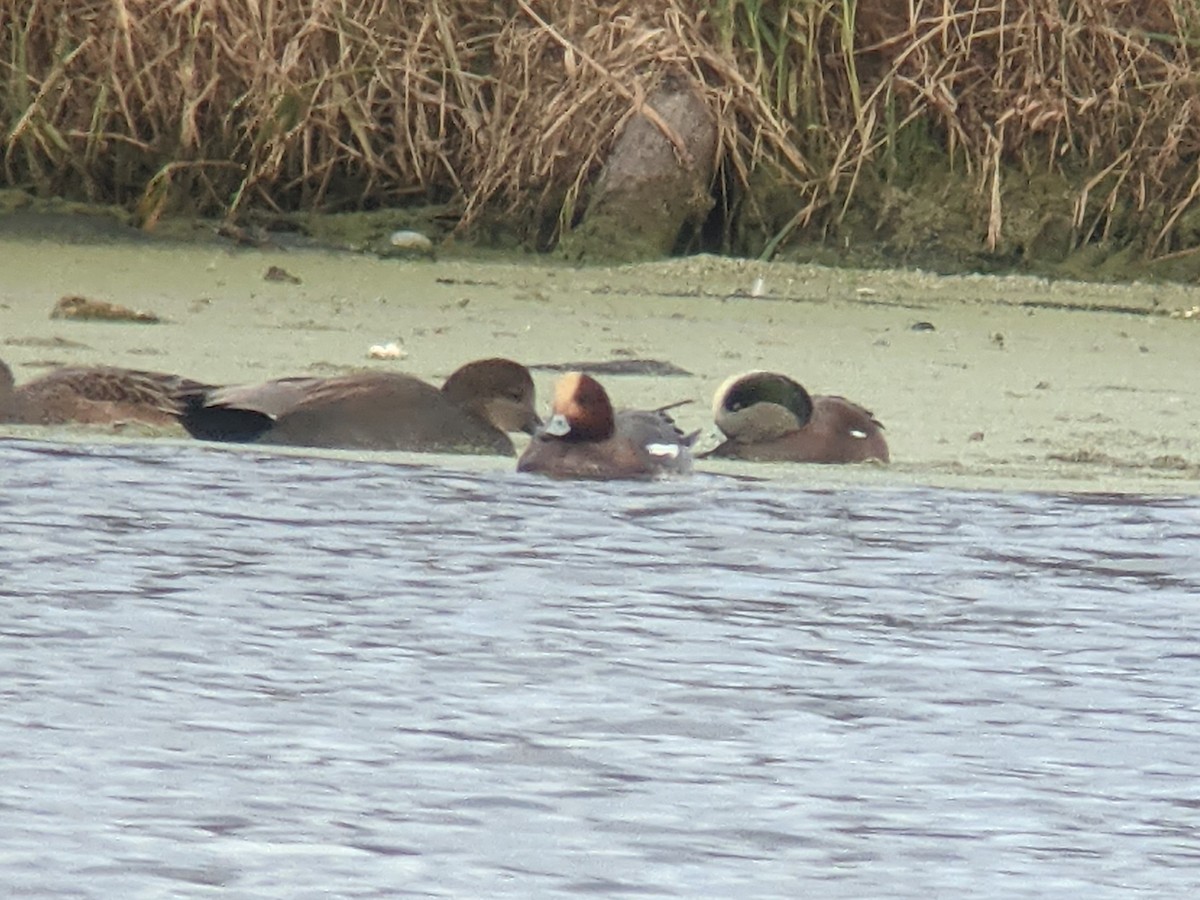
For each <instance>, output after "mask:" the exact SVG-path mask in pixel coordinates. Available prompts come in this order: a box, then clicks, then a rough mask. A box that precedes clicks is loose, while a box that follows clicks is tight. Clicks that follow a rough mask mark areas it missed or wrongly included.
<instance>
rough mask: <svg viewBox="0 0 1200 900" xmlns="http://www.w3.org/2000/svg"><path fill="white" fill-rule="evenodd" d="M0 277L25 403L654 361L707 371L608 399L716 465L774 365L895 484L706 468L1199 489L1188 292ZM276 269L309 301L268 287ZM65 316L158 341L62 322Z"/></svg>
mask: <svg viewBox="0 0 1200 900" xmlns="http://www.w3.org/2000/svg"><path fill="white" fill-rule="evenodd" d="M0 260H3V265H2V267H0V356H2V357H3V358H4V359H6V360H8V361H9V362H10V364H12V366H13V369H14V372H15V373H16V376H17V379H18V381H23V380H26V379H28V378H32V377H35V376H36V375H38V374H40V373H41V372H43V371H45V370H46V369H47V368H49V367H52V366H58V365H64V364H72V363H100V362H103V363H111V364H115V365H122V366H131V367H138V368H150V369H161V370H167V371H173V372H178V373H180V374H184V375H188V376H190V377H193V378H197V379H201V380H206V381H212V382H221V383H224V382H238V381H246V380H258V379H264V378H271V377H276V376H281V375H289V374H303V373H311V374H330V373H336V372H343V371H349V370H353V369H357V368H367V367H371V368H392V367H395V368H400V369H403V370H405V371H411V372H413V373H415V374H418V375H421V376H424V377H427V378H431V379H434V380H440V379H441V378H442V377H444V376H445V375H446V374H448V373H449V372H450V371H451V370H453V369H454V368H455V367H456V366H457V365H458V364H459V363H461V362H463V361H465V360H468V359H473V358H477V357H483V356H491V355H505V356H511V357H512V358H514V359H517V360H520V361H522V362H525V363H527V364H529V365H531V366H536V365H539V364H561V363H571V362H586V361H601V360H635V359H651V360H659V361H662V362H669V363H671V364H673V365H674V366H677V367H679V368H680V369H683V370H685V371H686V372H688V373H690V374H686V375H674V376H664V375H652V374H631V375H609V376H607V377H605V378H604V379H603V380H604V382H605V384H606V385H607V386H608V388H609V390H610V393H611V394H612V395H613V397H614V399H615V401H616V402H617V403H618V404H624V405H660V404H664V403H669V402H673V401H676V400H683V399H692V400H694V401H695V402H694V403H692V404H690V405H688V406H684V407H682V408H681V409H679V410H678V411H677V418H678V420H679V421H680V424H681V425H682V426H683V427H684V428H687V429H694V428H699V429H702V436H701V438H700V444H701V446H702V447H709V446H712V445H713V444H714V443H715V442H716V434H715V431H714V428H713V426H712V419H711V414H710V410H709V404H710V400H711V395H712V391H713V389H714V388H715V387H716V386H717V385H718V384H719V383H720V382H721V381H722V380H723V379H724V378H725V377H726V376H727V375H729V374H731V373H732V372H735V371H739V370H745V369H751V368H766V369H774V370H778V371H782V372H787V373H789V374H791V375H792V376H794V377H796V378H797V379H799V380H800V381H802V382H803V383H804V384H805V385H806V386H807V387H808V388H809V389H810V390H812V391H814V392H818V393H841V394H845V395H846V396H848V397H851V398H853V399H855V400H857V401H859V402H861V403H863V404H864V405H866V406H868V407H869V408H871V409H872V410H873V411H874V412H875V413H876V415H878V416H879V418H880V419H881V420H882V421H883V422H884V424H885V425H886V427H887V435H888V439H889V441H890V443H891V447H892V456H893V459H894V460H895V462H894V463H893V464H892V465H891V466H889V467H873V466H860V467H822V466H800V465H796V466H763V465H748V464H741V463H707V462H706V463H703V464H702V465H701V468H702V469H703V470H705V471H710V472H715V473H722V474H726V475H737V476H751V477H762V478H771V479H778V480H779V481H781V482H786V483H789V484H794V485H797V486H838V485H847V484H862V485H871V486H906V485H920V484H930V485H949V486H958V487H964V488H1001V489H1035V490H1075V491H1131V492H1144V491H1145V492H1171V493H1175V492H1178V493H1196V492H1197V491H1200V400H1198V398H1197V393H1196V386H1195V385H1196V373H1197V362H1196V359H1197V353H1198V351H1200V317H1198V316H1196V314H1195V312H1194V311H1195V310H1196V305H1197V304H1198V303H1200V291H1197V290H1195V289H1193V288H1190V287H1187V286H1181V285H1097V284H1082V283H1075V282H1049V281H1045V280H1041V279H1036V278H1028V277H1015V276H1014V277H993V276H934V275H929V274H926V273H922V272H916V271H879V270H871V271H864V270H843V269H827V268H822V267H818V266H801V265H788V264H778V263H775V264H765V263H757V262H748V261H731V260H725V259H717V258H712V257H693V258H689V259H683V260H675V261H670V262H663V263H651V264H641V265H635V266H619V267H611V268H602V267H589V268H582V269H576V268H568V267H565V266H559V267H556V266H550V265H546V264H545V263H544V262H543V261H541V260H536V261H529V262H526V261H523V260H518V261H505V262H487V261H483V262H480V261H463V260H419V261H402V260H382V259H375V258H368V257H362V256H353V255H346V254H333V253H325V252H315V251H291V252H285V251H282V250H252V249H230V248H226V247H216V246H203V245H186V246H158V245H153V244H139V245H132V244H124V243H119V244H103V245H88V244H73V245H63V244H60V243H56V242H53V241H45V240H32V241H30V240H20V239H12V238H2V239H0ZM271 267H277V268H278V269H280V270H283V272H284V273H286V274H288V275H290V276H293V277H294V278H295V279H298V283H296V282H293V281H291V280H286V279H285V280H268V279H267V278H266V277H265V276H266V273H267V272H268V270H270V269H271ZM760 279H761V282H760V281H759V280H760ZM756 285H757V289H756ZM65 294H82V295H85V296H88V297H93V298H96V299H100V300H106V301H111V302H116V303H122V304H125V305H127V306H130V307H134V308H136V309H139V310H147V311H151V312H154V313H156V314H158V315H159V316H160V317H162V318H163V319H164V321H163V322H161V323H159V324H137V323H112V322H77V321H71V320H64V319H51V318H50V311H51V309H52V307H53V306H54V303H55V302H56V301H57V300H58V299H59V298H60V297H61V296H63V295H65ZM389 342H395V343H396V344H397V345H398V346H399V347H400V348H401V349H402V351H403V354H404V355H403V358H401V359H397V360H376V359H371V358H369V357H368V349H369V348H370V347H371V346H372V345H376V344H387V343H389ZM534 377H535V380H536V381H537V385H538V390H539V396H540V397H541V398H545V397H547V396H548V394H549V387H550V385H551V384H552V383H553V380H554V378H555V372H553V371H551V370H548V369H536V368H535V369H534ZM3 434H5V435H8V436H19V437H32V436H37V437H51V438H53V439H56V440H73V441H77V440H87V441H94V440H98V439H102V440H114V439H119V440H125V439H137V440H143V439H154V440H170V439H175V440H178V439H181V435H182V432H164V433H162V434H153V435H147V434H144V433H143V434H137V435H133V436H130V435H129V434H128V433H127V432H119V431H118V432H113V431H101V432H95V431H85V430H82V429H64V430H57V431H53V432H44V431H37V430H33V429H28V428H25V429H16V428H8V429H6V430H5V431H4V432H3ZM354 455H357V454H354ZM405 459H406V461H416V462H421V463H429V462H434V463H436V464H444V465H449V466H456V467H461V468H467V467H469V468H479V467H484V468H494V469H497V470H506V469H509V468H511V465H512V464H511V461H508V460H504V459H485V460H477V459H470V460H466V459H461V458H457V457H439V458H436V459H434V458H430V457H427V456H409V457H405Z"/></svg>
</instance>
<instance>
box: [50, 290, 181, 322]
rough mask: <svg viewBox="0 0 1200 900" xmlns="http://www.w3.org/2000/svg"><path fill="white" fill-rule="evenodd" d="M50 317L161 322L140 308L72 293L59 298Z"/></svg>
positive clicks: (101, 320) (99, 320)
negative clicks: (131, 307)
mask: <svg viewBox="0 0 1200 900" xmlns="http://www.w3.org/2000/svg"><path fill="white" fill-rule="evenodd" d="M50 318H52V319H77V320H80V321H95V322H142V323H144V324H147V325H152V324H155V323H157V322H161V321H162V319H160V318H159V317H158V316H156V315H155V314H154V313H151V312H145V311H143V310H140V309H130V308H129V307H128V306H121V305H120V304H119V303H109V302H108V301H107V300H92V299H90V298H88V297H80V296H78V295H75V294H72V295H69V296H66V297H62V298H60V299H59V301H58V302H57V303H55V304H54V309H53V310H52V311H51V313H50Z"/></svg>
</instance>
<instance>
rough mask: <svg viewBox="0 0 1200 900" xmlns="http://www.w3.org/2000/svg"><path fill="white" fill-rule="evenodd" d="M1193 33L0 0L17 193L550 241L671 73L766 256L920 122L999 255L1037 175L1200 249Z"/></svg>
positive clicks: (986, 23)
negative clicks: (693, 90) (512, 231)
mask: <svg viewBox="0 0 1200 900" xmlns="http://www.w3.org/2000/svg"><path fill="white" fill-rule="evenodd" d="M1198 47H1200V8H1198V7H1197V5H1196V4H1194V3H1191V2H1188V0H1145V2H1143V3H1138V4H1131V3H1128V2H1126V0H1079V2H1075V3H1071V4H1063V3H1060V2H1058V0H903V2H899V3H898V2H896V0H772V2H767V0H715V2H708V3H701V2H698V0H607V2H600V3H595V4H581V3H577V2H573V0H454V2H450V0H177V2H164V0H105V2H99V0H91V2H84V3H80V2H79V0H0V117H2V118H0V121H3V122H4V123H5V131H4V134H3V143H2V145H0V150H2V153H3V157H2V166H3V168H2V171H3V177H4V179H5V180H6V181H7V182H8V183H9V184H11V185H17V186H22V187H28V188H31V189H33V190H35V191H37V192H39V193H42V194H49V195H65V196H78V197H85V198H88V199H91V200H95V201H102V202H108V203H118V204H124V205H126V206H127V207H129V208H131V209H136V210H137V212H138V215H139V217H140V219H141V221H143V222H144V223H146V224H148V225H149V224H152V223H153V222H154V221H155V220H156V219H157V217H158V216H160V215H161V214H162V213H163V212H164V211H166V210H174V209H178V208H184V209H188V210H190V211H194V212H199V213H206V214H220V215H226V216H237V215H240V214H242V213H244V212H246V211H248V210H292V209H322V210H339V209H364V208H377V207H381V206H388V205H395V204H399V203H404V202H408V201H412V200H425V201H438V202H446V201H450V202H452V203H454V204H456V205H457V208H458V210H459V211H460V214H461V219H460V225H461V227H463V228H469V227H470V226H472V225H473V224H475V223H477V222H479V221H480V220H481V219H482V218H483V217H485V216H493V217H494V216H506V217H509V218H510V219H511V221H513V222H516V223H527V224H526V225H525V226H523V227H524V228H525V229H526V230H527V232H528V233H529V234H530V235H532V234H533V233H534V232H535V231H536V230H537V229H539V228H540V229H541V242H542V243H543V244H552V243H553V241H554V239H555V237H556V235H557V233H558V232H559V231H560V230H561V229H562V228H564V227H569V225H570V224H571V222H572V221H573V220H574V218H575V217H576V211H577V210H578V209H580V208H582V207H581V200H582V198H583V196H584V194H585V193H586V190H587V186H588V184H589V183H590V181H591V180H592V178H593V176H594V175H595V173H596V172H597V170H598V167H599V166H600V165H601V163H602V161H603V159H604V155H605V153H606V151H607V149H608V148H609V147H610V146H611V143H612V140H613V138H614V137H615V135H616V134H617V133H618V132H619V130H620V128H621V126H622V125H623V123H624V122H625V121H626V120H627V119H628V117H630V116H631V115H634V114H635V113H636V112H638V111H644V107H643V105H642V104H643V100H644V98H645V97H646V96H647V95H648V94H649V92H650V91H651V90H652V89H653V86H654V84H655V82H656V80H657V79H658V78H660V77H662V76H663V75H664V74H665V73H668V72H677V71H683V72H687V73H689V74H690V75H691V76H692V78H693V79H694V80H695V81H696V82H697V83H698V84H699V85H700V86H701V88H702V90H703V92H704V95H705V97H706V99H707V102H708V103H709V104H710V106H711V108H712V110H713V112H714V114H715V117H716V121H717V122H718V123H719V129H720V137H719V141H718V151H717V152H718V155H719V160H718V161H719V163H720V169H721V171H722V173H723V176H722V178H721V180H720V182H719V184H718V187H717V189H718V190H719V191H722V192H723V193H724V196H723V197H721V200H722V201H723V203H722V205H721V207H720V208H721V209H723V210H724V211H725V213H726V215H730V216H732V215H735V214H736V215H740V216H744V217H746V218H748V219H757V220H758V221H759V222H760V225H761V227H763V228H768V229H769V231H770V233H769V234H768V235H767V236H768V237H770V240H764V241H762V242H760V245H759V246H760V248H762V247H765V252H767V253H770V252H773V251H774V249H775V248H776V247H777V246H779V244H780V243H781V242H783V241H785V240H786V239H787V238H788V237H790V236H792V235H793V234H794V233H795V232H796V231H797V230H798V229H810V228H814V227H820V228H836V227H837V225H838V222H839V221H840V219H841V217H842V216H843V215H844V214H845V211H846V210H847V209H848V208H850V207H851V205H852V204H853V203H854V202H855V201H856V200H857V199H858V198H859V197H860V195H861V188H862V185H863V184H864V183H865V181H866V180H869V179H886V178H888V177H890V174H889V173H894V172H895V171H896V170H897V168H903V167H904V166H905V165H906V164H909V163H910V161H908V160H906V159H904V158H902V147H903V146H904V143H903V140H902V139H903V138H904V136H905V135H911V134H919V135H920V136H921V139H922V140H923V141H924V142H925V143H926V144H928V145H930V146H933V147H935V148H936V152H937V153H939V154H940V155H941V157H942V158H943V159H944V160H945V162H946V164H947V165H948V166H953V167H957V168H958V169H959V170H960V171H962V172H964V173H965V174H966V175H967V176H968V177H969V178H970V179H972V180H973V182H974V183H975V185H976V186H977V196H978V197H980V198H982V207H983V209H984V210H985V213H984V217H983V221H981V222H980V229H981V230H980V234H981V239H982V240H983V241H984V242H985V243H986V244H987V245H988V246H990V247H993V248H995V247H997V246H999V245H1000V244H1001V243H1002V241H1003V235H1004V229H1005V207H1006V204H1007V203H1010V202H1013V201H1012V199H1011V198H1012V197H1013V196H1014V193H1015V192H1016V182H1017V181H1019V180H1020V179H1021V178H1022V177H1023V176H1026V175H1029V174H1030V173H1033V172H1052V173H1057V174H1060V175H1062V177H1063V178H1065V179H1067V181H1068V182H1069V183H1071V184H1073V185H1074V186H1075V192H1074V197H1073V200H1072V202H1073V207H1072V208H1071V209H1070V210H1069V212H1070V215H1071V218H1072V221H1073V224H1074V228H1075V234H1074V238H1075V240H1076V242H1077V243H1085V242H1090V241H1102V240H1107V241H1114V242H1124V243H1126V244H1136V245H1138V246H1140V248H1141V249H1144V250H1145V251H1146V252H1147V253H1148V254H1151V255H1156V254H1157V255H1168V254H1177V253H1179V252H1181V251H1183V250H1185V249H1186V248H1189V247H1191V246H1194V245H1196V244H1197V243H1200V216H1197V215H1196V211H1197V200H1198V198H1200V115H1198V113H1200V106H1198V102H1200V101H1198V97H1197V74H1198V71H1200V66H1198V65H1197V54H1198V52H1200V51H1198ZM759 172H764V173H767V177H766V178H765V180H763V179H760V178H759V177H758V174H757V173H759ZM762 184H769V185H770V186H771V190H772V191H774V192H775V194H776V196H773V197H767V196H764V195H763V188H762ZM781 194H782V196H783V197H784V200H783V201H782V202H781V200H780V196H779V195H781ZM780 208H783V209H785V210H786V213H785V214H784V215H782V216H781V215H780V213H779V209H780ZM521 227H522V226H518V230H521Z"/></svg>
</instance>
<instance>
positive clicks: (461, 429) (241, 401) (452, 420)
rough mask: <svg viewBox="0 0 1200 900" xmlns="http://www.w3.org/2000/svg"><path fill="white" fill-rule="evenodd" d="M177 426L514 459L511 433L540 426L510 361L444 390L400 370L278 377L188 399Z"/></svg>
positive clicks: (238, 438) (529, 381)
mask: <svg viewBox="0 0 1200 900" xmlns="http://www.w3.org/2000/svg"><path fill="white" fill-rule="evenodd" d="M180 400H181V405H180V415H179V421H180V422H181V423H182V425H183V427H184V428H185V429H186V430H187V432H188V433H189V434H191V435H192V436H193V437H196V438H199V439H201V440H206V441H224V442H238V443H246V442H258V443H263V444H285V445H290V446H298V447H329V448H346V449H359V450H409V451H416V452H429V453H479V454H498V455H506V456H512V455H515V453H516V449H515V447H514V445H513V442H512V440H511V439H510V438H509V436H508V434H507V432H519V431H520V432H525V433H526V434H533V432H534V431H535V430H536V429H537V428H538V427H539V426H540V425H541V419H539V418H538V415H537V411H536V409H535V406H534V386H533V378H532V377H531V376H530V374H529V370H528V369H527V368H526V367H525V366H523V365H521V364H520V363H517V362H513V361H512V360H510V359H500V358H492V359H481V360H475V361H473V362H469V363H466V364H465V365H463V366H460V367H459V368H458V369H456V370H455V371H454V372H453V373H452V374H451V375H450V377H449V378H447V379H446V382H445V383H444V384H443V385H442V387H441V388H440V389H438V388H436V387H434V386H433V385H431V384H429V383H427V382H425V381H422V380H421V379H419V378H417V377H415V376H413V375H408V374H404V373H399V372H355V373H351V374H347V375H339V376H335V377H332V378H315V377H303V376H301V377H293V378H279V379H276V380H274V381H266V382H262V383H260V384H246V385H234V386H230V387H223V388H218V389H216V390H209V391H191V392H184V393H183V394H182V396H181V398H180Z"/></svg>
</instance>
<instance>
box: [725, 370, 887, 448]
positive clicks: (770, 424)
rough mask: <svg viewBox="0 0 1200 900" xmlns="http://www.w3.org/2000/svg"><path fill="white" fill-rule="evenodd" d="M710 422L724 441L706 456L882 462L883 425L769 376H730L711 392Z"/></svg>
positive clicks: (837, 400) (855, 408) (838, 401)
mask: <svg viewBox="0 0 1200 900" xmlns="http://www.w3.org/2000/svg"><path fill="white" fill-rule="evenodd" d="M713 418H714V419H715V420H716V423H717V427H718V428H720V429H721V431H722V432H723V433H724V434H725V437H726V440H725V442H724V443H722V444H721V445H720V446H718V447H717V448H716V449H714V450H712V451H710V452H709V453H707V454H705V455H706V456H718V457H727V458H732V459H744V460H751V461H755V462H787V461H791V462H813V463H856V462H866V461H868V460H877V461H879V462H888V460H889V458H890V457H889V454H888V446H887V441H886V440H884V437H883V426H882V425H881V424H880V423H879V421H878V420H877V419H876V418H875V416H873V415H872V414H871V413H870V412H869V411H867V410H866V409H863V408H862V407H861V406H859V405H858V404H857V403H852V402H851V401H849V400H847V399H846V398H845V397H831V396H820V395H818V396H811V395H810V394H809V393H808V391H806V390H805V389H804V388H803V387H802V386H801V385H800V384H798V383H797V382H795V381H793V380H792V379H791V378H788V377H787V376H786V375H780V374H778V373H775V372H746V373H744V374H741V375H734V376H733V377H731V378H729V379H728V380H726V381H725V383H724V384H722V385H721V386H720V387H719V388H717V392H716V395H715V396H714V397H713Z"/></svg>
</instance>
